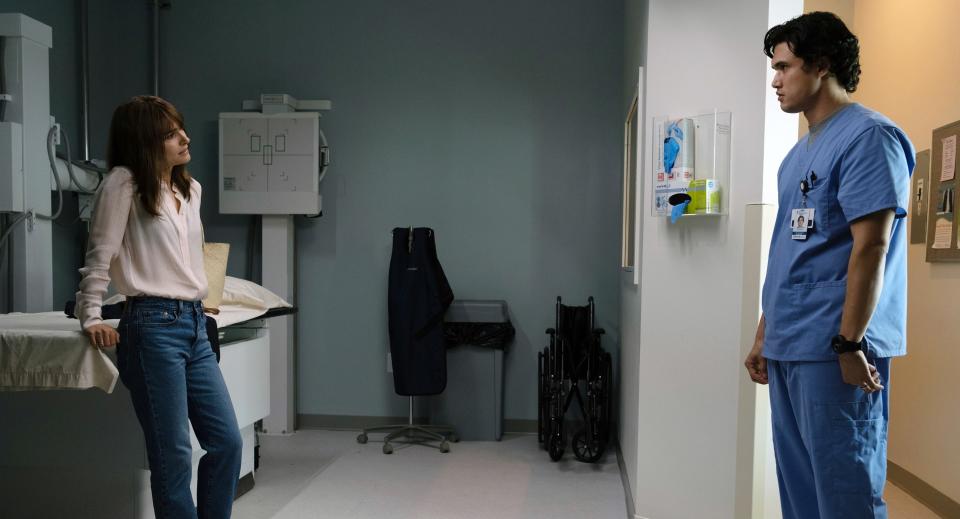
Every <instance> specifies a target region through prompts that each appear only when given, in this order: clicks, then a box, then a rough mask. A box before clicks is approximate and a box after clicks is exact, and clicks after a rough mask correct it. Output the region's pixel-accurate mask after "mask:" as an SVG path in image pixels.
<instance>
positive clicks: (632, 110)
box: [620, 67, 643, 284]
mask: <svg viewBox="0 0 960 519" xmlns="http://www.w3.org/2000/svg"><path fill="white" fill-rule="evenodd" d="M642 100H643V67H641V68H640V71H639V75H638V81H637V89H636V91H635V93H634V96H633V101H631V102H630V107H629V108H628V109H627V117H626V120H625V121H624V123H623V190H622V193H623V202H622V205H621V208H622V222H621V232H622V235H621V239H620V268H622V269H623V270H626V271H629V272H633V282H634V284H637V283H639V281H640V269H639V261H638V260H639V256H640V239H639V234H640V233H639V216H640V214H641V211H640V210H639V208H638V207H637V204H638V202H639V201H641V200H643V198H642V197H641V196H640V194H639V193H638V188H639V186H641V185H642V182H638V181H637V173H638V172H637V170H638V167H639V165H640V164H642V161H641V160H640V157H641V152H642V149H641V143H642V142H643V139H642V136H641V134H642V133H643V113H642V106H643V104H642Z"/></svg>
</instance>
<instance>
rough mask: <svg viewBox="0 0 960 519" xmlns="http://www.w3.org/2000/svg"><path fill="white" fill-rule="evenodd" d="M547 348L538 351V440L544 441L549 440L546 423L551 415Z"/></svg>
mask: <svg viewBox="0 0 960 519" xmlns="http://www.w3.org/2000/svg"><path fill="white" fill-rule="evenodd" d="M546 356H547V348H544V349H543V351H541V352H537V441H538V442H539V443H544V442H546V441H547V432H546V425H547V420H549V418H550V415H549V413H548V412H547V400H548V399H549V397H548V396H547V381H546V373H544V369H543V368H544V365H543V364H544V362H545V361H546Z"/></svg>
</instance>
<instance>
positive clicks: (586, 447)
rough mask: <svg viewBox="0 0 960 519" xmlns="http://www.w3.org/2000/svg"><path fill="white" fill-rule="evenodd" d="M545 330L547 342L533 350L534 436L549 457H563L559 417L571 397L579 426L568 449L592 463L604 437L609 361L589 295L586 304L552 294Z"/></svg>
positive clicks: (608, 413)
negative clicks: (552, 319) (552, 324)
mask: <svg viewBox="0 0 960 519" xmlns="http://www.w3.org/2000/svg"><path fill="white" fill-rule="evenodd" d="M546 333H547V335H549V337H550V344H549V345H548V346H546V347H545V348H544V349H543V351H542V352H538V353H537V357H538V364H537V368H538V369H537V375H538V391H537V433H538V440H539V442H540V443H541V444H543V445H544V447H545V448H546V450H547V452H548V453H549V454H550V459H552V460H553V461H559V460H560V459H561V458H562V457H563V453H564V450H565V449H566V443H567V439H566V434H565V431H564V429H565V424H564V417H565V415H566V413H567V410H568V409H569V408H570V403H571V402H572V401H573V399H574V398H575V399H576V400H577V404H578V408H579V409H580V415H581V419H582V425H581V426H580V427H579V428H578V430H577V431H576V432H575V433H574V434H573V438H572V441H571V446H572V448H573V454H574V456H576V458H577V459H578V460H580V461H583V462H587V463H594V462H597V461H599V460H600V458H601V457H602V456H603V453H604V451H605V449H606V447H607V444H608V443H609V441H610V427H611V425H610V424H611V414H612V400H613V398H612V391H613V366H612V362H611V358H610V354H609V353H607V352H606V351H604V350H603V348H602V347H601V346H600V337H601V336H602V335H603V333H604V330H603V329H602V328H596V327H595V326H594V304H593V297H590V298H589V299H588V304H587V305H586V306H566V305H563V304H562V302H561V299H560V297H557V305H556V328H548V329H547V331H546ZM581 384H582V385H583V388H584V393H583V394H581V391H580V387H581Z"/></svg>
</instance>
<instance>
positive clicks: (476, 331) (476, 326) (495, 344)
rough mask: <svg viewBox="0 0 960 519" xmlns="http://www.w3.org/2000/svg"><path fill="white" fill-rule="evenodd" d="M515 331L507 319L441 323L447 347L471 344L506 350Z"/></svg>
mask: <svg viewBox="0 0 960 519" xmlns="http://www.w3.org/2000/svg"><path fill="white" fill-rule="evenodd" d="M515 333H516V331H515V330H514V329H513V325H512V324H511V323H510V322H509V321H508V322H505V323H457V322H453V323H451V322H447V323H444V325H443V337H444V339H446V342H447V348H454V347H457V346H461V345H466V344H469V345H472V346H478V347H480V348H492V349H497V350H506V349H507V343H509V342H510V341H511V340H513V336H514V334H515Z"/></svg>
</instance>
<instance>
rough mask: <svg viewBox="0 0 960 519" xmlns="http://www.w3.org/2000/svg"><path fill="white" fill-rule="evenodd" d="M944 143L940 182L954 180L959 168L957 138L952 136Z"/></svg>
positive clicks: (944, 140)
mask: <svg viewBox="0 0 960 519" xmlns="http://www.w3.org/2000/svg"><path fill="white" fill-rule="evenodd" d="M941 140H942V141H943V167H941V168H940V181H941V182H943V181H945V180H953V175H954V172H955V171H956V167H957V136H956V135H951V136H949V137H947V138H946V139H941Z"/></svg>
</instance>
